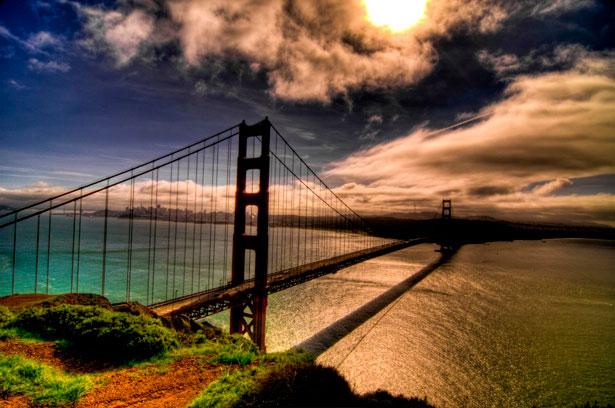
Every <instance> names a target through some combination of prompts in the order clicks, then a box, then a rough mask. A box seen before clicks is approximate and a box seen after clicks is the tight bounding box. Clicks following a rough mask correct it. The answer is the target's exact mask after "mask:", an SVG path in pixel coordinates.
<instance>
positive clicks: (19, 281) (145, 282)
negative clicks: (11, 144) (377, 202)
mask: <svg viewBox="0 0 615 408" xmlns="http://www.w3.org/2000/svg"><path fill="white" fill-rule="evenodd" d="M78 223H79V221H78V217H77V218H75V219H73V217H72V216H65V215H62V214H60V213H54V214H53V216H52V219H51V228H50V227H49V225H50V220H49V215H48V213H47V215H44V216H41V217H40V220H39V219H37V218H36V217H34V218H30V219H28V220H26V221H23V222H20V223H19V224H18V227H17V230H14V229H13V227H12V226H10V227H7V228H3V229H0V296H5V295H9V294H11V293H12V292H14V293H34V292H37V293H50V294H55V293H66V292H80V293H97V294H102V293H103V290H104V295H105V296H107V297H108V298H109V299H110V300H111V301H112V302H120V301H124V300H126V299H130V300H135V301H139V302H141V303H144V304H152V303H155V302H159V301H163V300H167V299H172V298H174V297H178V296H183V295H187V294H190V293H195V292H200V291H202V290H206V289H209V288H214V287H218V286H223V285H226V284H228V283H230V280H231V254H232V240H233V239H232V235H233V225H232V224H212V223H202V224H201V223H190V222H187V223H186V222H181V221H180V222H167V221H163V220H159V221H158V222H150V221H149V220H147V219H135V220H134V222H133V224H132V226H131V224H130V223H129V221H128V220H127V219H123V218H112V217H110V218H109V219H108V223H107V246H106V254H105V255H104V257H103V253H104V252H103V251H104V249H103V248H104V246H103V242H104V241H103V237H104V219H103V218H101V217H85V216H84V217H83V218H82V220H81V231H80V233H79V224H78ZM247 232H248V233H255V227H251V226H248V227H247ZM14 234H15V235H16V238H17V239H16V242H17V245H16V247H15V251H14V252H13V237H14ZM131 235H132V245H131V246H129V242H130V240H129V237H130V236H131ZM343 235H344V239H343V240H342V239H340V237H341V234H339V233H336V232H334V231H331V230H322V229H307V228H301V229H299V228H290V227H270V228H269V244H270V245H269V270H270V272H273V271H279V270H283V269H286V268H290V267H293V266H297V265H302V264H305V263H308V262H313V261H317V260H320V259H326V258H330V257H332V256H335V255H341V254H343V253H347V252H352V251H356V250H359V249H362V248H364V247H365V246H366V245H378V244H382V243H384V242H388V241H390V240H385V239H381V238H374V237H371V238H369V239H370V242H368V241H367V237H366V236H365V235H361V234H354V233H350V232H346V233H344V234H343ZM37 247H38V251H37ZM250 252H251V251H249V252H248V254H247V256H246V276H247V277H248V278H250V277H253V269H254V264H255V260H254V256H253V254H251V253H250ZM129 254H130V256H129ZM13 255H15V262H13ZM103 258H104V260H105V273H104V275H103V272H102V271H103V268H102V265H103ZM103 283H104V286H103Z"/></svg>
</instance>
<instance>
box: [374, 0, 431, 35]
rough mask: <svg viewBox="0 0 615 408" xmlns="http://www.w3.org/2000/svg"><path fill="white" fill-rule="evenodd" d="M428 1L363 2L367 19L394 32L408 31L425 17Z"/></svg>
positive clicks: (380, 0)
mask: <svg viewBox="0 0 615 408" xmlns="http://www.w3.org/2000/svg"><path fill="white" fill-rule="evenodd" d="M427 1H428V0H363V4H364V6H365V11H366V12H367V19H368V20H369V21H370V22H371V23H372V24H373V25H375V26H377V27H386V28H388V29H389V30H391V31H393V32H400V31H405V30H408V29H409V28H410V27H412V26H414V25H415V24H417V23H418V22H419V21H420V20H421V19H422V18H423V17H424V15H425V8H426V7H427Z"/></svg>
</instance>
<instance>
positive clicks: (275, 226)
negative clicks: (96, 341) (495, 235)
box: [0, 118, 424, 349]
mask: <svg viewBox="0 0 615 408" xmlns="http://www.w3.org/2000/svg"><path fill="white" fill-rule="evenodd" d="M421 242H424V240H422V239H415V240H411V241H400V240H390V239H384V238H380V237H376V236H374V235H373V233H372V232H371V231H370V228H369V224H368V222H366V220H365V219H364V218H363V217H361V216H360V215H359V214H357V213H356V212H355V211H354V210H353V209H352V208H350V207H349V206H348V205H347V204H346V203H345V202H344V200H342V199H341V198H340V197H339V196H338V195H337V194H336V193H335V192H334V191H333V190H332V189H331V188H330V187H329V186H328V185H327V184H326V183H325V182H324V181H323V180H322V179H321V178H320V177H319V176H318V174H317V173H316V172H315V171H314V170H313V169H312V168H311V167H310V166H309V165H308V164H307V163H306V162H305V161H304V160H303V158H301V156H300V155H299V154H298V153H297V152H296V151H295V149H293V147H292V146H291V145H290V144H289V143H288V141H287V139H286V138H285V137H284V136H283V135H282V134H281V133H280V132H279V131H278V129H276V127H275V126H273V125H272V124H271V122H270V121H269V120H268V119H267V118H265V119H264V120H262V121H261V122H259V123H256V124H254V125H247V124H246V123H245V122H242V123H240V124H238V125H235V126H232V127H230V128H228V129H225V130H223V131H221V132H218V133H216V134H214V135H211V136H208V137H206V138H204V139H202V140H200V141H198V142H196V143H193V144H190V145H188V146H186V147H183V148H181V149H178V150H176V151H174V152H171V153H169V154H166V155H164V156H161V157H158V158H156V159H154V160H151V161H148V162H146V163H143V164H141V165H139V166H136V167H133V168H130V169H128V170H124V171H122V172H119V173H116V174H113V175H111V176H109V177H105V178H102V179H99V180H96V181H94V182H92V183H88V184H86V185H83V186H81V187H78V188H75V189H72V190H70V191H67V192H65V193H62V194H59V195H56V196H54V197H50V198H47V199H45V200H42V201H38V202H35V203H33V204H30V205H28V206H26V207H23V208H20V209H17V210H14V211H10V212H8V213H5V214H2V215H0V296H4V295H12V294H16V293H43V294H55V293H67V292H71V293H96V294H100V295H103V296H106V297H108V298H109V299H110V300H111V301H112V302H127V301H139V302H141V303H143V304H145V305H148V306H150V307H152V308H153V309H154V310H156V311H157V312H158V313H160V314H163V315H168V314H185V315H189V316H191V317H192V318H203V317H206V316H208V315H211V314H213V313H217V312H220V311H222V310H225V309H230V328H231V332H233V333H245V334H248V335H249V336H250V337H251V338H252V339H253V340H254V342H255V343H256V344H257V345H258V346H259V347H260V348H262V349H264V346H265V318H266V307H267V296H268V294H270V293H273V292H276V291H279V290H282V289H284V288H288V287H290V286H293V285H296V284H299V283H302V282H305V281H307V280H310V279H314V278H316V277H319V276H322V275H324V274H328V273H332V272H335V271H337V270H339V269H341V268H343V267H346V266H349V265H351V264H354V263H358V262H361V261H364V260H366V259H369V258H372V257H376V256H380V255H383V254H385V253H388V252H392V251H395V250H398V249H401V248H403V247H407V246H410V245H414V244H418V243H421Z"/></svg>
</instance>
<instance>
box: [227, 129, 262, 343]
mask: <svg viewBox="0 0 615 408" xmlns="http://www.w3.org/2000/svg"><path fill="white" fill-rule="evenodd" d="M270 130H271V123H270V122H269V119H267V118H265V119H264V120H263V121H261V122H259V123H256V124H254V125H251V126H248V125H246V123H245V121H244V122H242V123H241V125H239V153H238V156H237V191H236V196H235V221H234V230H233V258H232V281H231V283H232V284H233V285H234V286H235V285H240V284H242V283H243V282H244V281H245V280H246V278H248V279H250V278H254V289H253V290H252V292H251V293H250V294H249V295H248V296H246V297H243V298H241V299H237V300H236V301H234V302H235V303H234V304H233V305H232V306H231V321H230V326H231V334H233V333H240V334H248V335H249V336H250V338H251V339H252V341H254V343H255V344H256V345H257V346H258V348H259V349H260V350H262V351H265V316H266V310H267V257H268V247H269V232H268V226H269V225H268V224H269V144H270ZM251 138H257V140H250V139H251ZM249 142H250V143H249ZM250 144H251V146H258V145H260V155H258V156H255V155H256V152H255V150H256V149H251V151H250V153H251V155H248V146H250ZM253 171H258V173H259V174H258V191H253V190H254V187H256V186H251V187H252V189H251V191H247V190H246V181H247V178H248V172H253ZM248 207H252V208H254V209H255V210H256V211H257V220H256V233H255V234H254V233H253V234H249V233H247V231H246V210H247V209H248ZM250 224H252V220H250ZM252 229H253V228H251V230H252ZM246 251H253V253H254V257H253V258H254V263H253V264H252V263H251V262H248V264H247V265H246ZM252 267H253V268H254V269H252ZM246 275H247V276H246Z"/></svg>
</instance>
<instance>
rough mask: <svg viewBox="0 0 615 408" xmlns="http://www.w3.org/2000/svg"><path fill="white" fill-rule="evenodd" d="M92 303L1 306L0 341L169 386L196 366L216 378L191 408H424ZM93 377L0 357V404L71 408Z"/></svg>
mask: <svg viewBox="0 0 615 408" xmlns="http://www.w3.org/2000/svg"><path fill="white" fill-rule="evenodd" d="M103 299H104V298H103ZM81 300H83V299H81ZM90 300H91V299H89V300H88V302H85V303H87V304H85V305H84V304H66V303H62V302H46V303H44V304H40V303H37V304H33V305H28V306H27V307H22V308H13V310H9V309H8V308H6V307H3V306H0V341H2V340H11V341H19V342H23V341H30V342H32V341H40V340H47V341H49V340H51V341H54V342H55V343H56V348H59V349H61V350H64V351H66V352H69V353H71V355H74V356H77V357H78V358H79V359H80V360H82V361H92V360H104V361H106V362H113V364H114V367H116V368H117V367H120V368H121V367H135V365H136V366H144V367H145V366H147V367H153V368H154V369H155V370H157V371H156V372H157V373H159V374H160V373H164V374H163V375H166V376H169V377H170V378H169V382H171V383H173V382H174V381H175V380H176V379H174V378H173V376H174V374H175V373H174V371H173V370H168V372H167V371H165V370H167V368H166V367H169V366H170V364H173V362H178V361H185V360H186V359H188V360H191V361H197V362H198V365H199V367H205V369H207V367H210V368H211V370H210V371H215V373H216V374H215V377H213V378H216V379H214V380H213V381H210V382H209V383H208V385H207V386H206V387H205V388H204V389H203V390H202V392H201V393H200V395H198V396H196V399H194V400H193V401H192V402H191V403H190V404H189V406H191V407H198V408H200V407H267V406H365V407H376V406H390V407H395V406H400V407H401V406H404V407H426V406H429V405H428V404H427V403H426V402H425V401H421V400H416V399H406V398H403V397H394V396H391V395H390V394H387V393H384V392H378V393H374V394H369V395H364V396H358V395H356V394H355V393H354V392H353V391H352V389H351V387H350V386H349V385H348V383H347V382H346V381H345V380H344V379H343V377H341V376H340V375H339V373H338V372H337V371H336V370H335V369H332V368H327V367H322V366H319V365H317V364H315V363H314V362H313V360H312V358H311V356H309V355H308V354H306V353H303V352H297V351H291V352H286V353H273V354H261V353H259V352H258V350H257V349H256V347H255V346H254V344H253V343H252V342H250V341H249V340H248V339H246V338H244V337H240V336H230V335H225V334H222V333H220V332H219V331H218V332H216V331H215V330H213V329H211V328H207V327H201V326H199V325H195V324H194V323H186V322H183V323H182V324H179V327H178V324H176V323H175V324H174V323H173V322H170V321H168V320H165V319H162V318H158V317H156V316H155V315H153V314H152V313H151V311H148V310H147V309H146V308H144V307H142V306H139V305H128V306H126V305H124V306H123V307H122V308H120V310H122V311H118V310H117V308H116V310H113V308H112V307H111V305H109V304H108V302H107V303H105V302H106V300H105V301H94V302H91V301H90ZM68 303H71V302H68ZM216 370H217V371H216ZM99 375H101V374H100V373H98V372H96V373H92V374H90V375H75V374H69V373H66V372H64V371H63V370H61V369H58V368H54V367H51V366H49V365H46V364H43V363H41V362H39V361H35V360H31V359H27V358H24V357H22V356H19V355H15V356H7V355H3V354H1V353H0V398H8V397H9V396H15V395H22V396H26V397H27V398H28V399H29V401H30V404H31V405H33V406H59V407H61V406H74V405H75V403H76V402H77V401H78V400H79V398H81V397H83V396H84V395H86V394H87V393H88V391H89V390H92V389H93V388H95V387H96V386H97V385H96V384H99V383H100V381H98V378H99V377H98V376H99ZM144 380H145V381H147V378H145V379H144ZM97 381H98V383H97ZM197 393H198V390H195V394H193V395H196V394H197ZM192 398H194V397H192Z"/></svg>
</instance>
